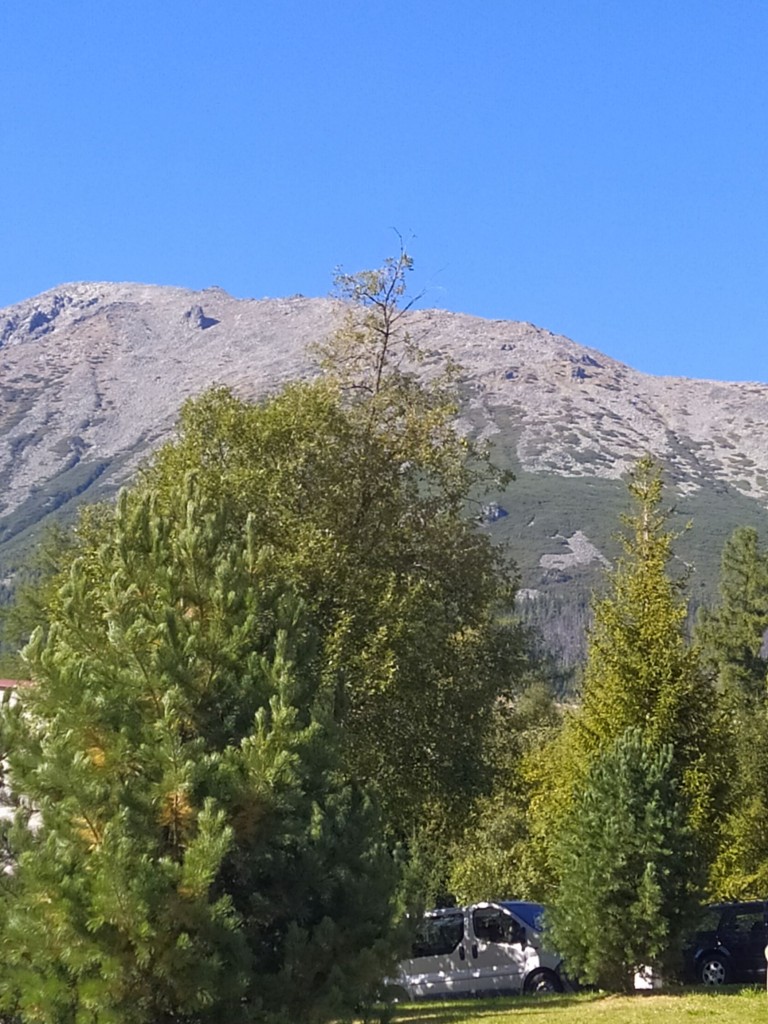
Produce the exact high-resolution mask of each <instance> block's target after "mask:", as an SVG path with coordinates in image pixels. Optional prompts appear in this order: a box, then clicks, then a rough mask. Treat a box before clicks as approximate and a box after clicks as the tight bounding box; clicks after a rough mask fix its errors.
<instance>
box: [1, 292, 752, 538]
mask: <svg viewBox="0 0 768 1024" xmlns="http://www.w3.org/2000/svg"><path fill="white" fill-rule="evenodd" d="M339 315H340V307H339V305H338V304H337V303H335V302H333V301H331V300H328V299H306V298H302V297H295V298H290V299H263V300H258V301H257V300H253V299H235V298H232V297H231V296H230V295H228V294H227V293H226V292H224V291H222V290H221V289H219V288H210V289H206V290H204V291H200V292H192V291H188V290H185V289H181V288H169V287H158V286H152V285H138V284H106V283H94V284H70V285H64V286H62V287H60V288H57V289H55V290H53V291H50V292H46V293H44V294H42V295H39V296H37V297H36V298H33V299H29V300H28V301H26V302H22V303H19V304H18V305H15V306H11V307H9V308H7V309H4V310H0V543H2V541H3V540H4V539H5V540H7V539H8V537H9V536H11V535H12V534H13V533H14V532H19V531H20V530H23V529H27V528H28V527H29V525H30V524H31V523H33V522H34V521H35V520H36V519H40V518H43V517H45V516H46V515H47V514H48V513H50V512H51V511H52V510H54V509H55V508H56V507H57V504H58V505H60V504H62V503H65V502H67V501H69V500H70V499H71V498H73V497H76V496H77V495H81V496H85V497H89V496H92V495H96V496H103V495H105V494H108V493H111V492H113V491H114V490H115V489H116V488H117V487H118V486H119V485H120V484H121V483H122V482H124V481H125V480H126V479H128V478H129V477H130V475H131V474H132V473H133V472H134V471H135V469H136V467H137V465H138V464H139V462H140V461H141V460H142V459H143V458H145V457H146V456H147V454H148V453H149V452H150V451H151V449H152V448H153V446H155V445H157V444H158V443H159V442H161V441H162V440H163V439H164V438H166V437H168V436H169V435H170V434H171V432H172V431H173V426H174V422H175V420H176V416H177V413H178V410H179V407H180V405H181V403H182V402H183V400H184V399H185V398H187V397H188V396H190V395H195V394H198V393H199V392H201V391H202V390H204V389H205V388H207V387H210V386H211V385H213V384H225V385H229V386H231V387H232V388H233V389H234V390H235V391H236V392H237V393H239V394H241V395H243V396H245V397H252V398H255V397H258V396H261V395H265V394H268V393H269V392H271V391H274V390H275V389H277V388H280V387H281V386H282V385H284V384H285V383H286V382H287V381H289V380H291V379H295V378H298V377H303V376H306V375H308V374H310V373H311V372H312V364H311V360H310V358H309V356H308V353H307V346H308V344H309V343H310V342H314V341H318V340H322V339H323V338H325V337H326V336H327V335H328V333H329V332H330V331H331V330H332V329H333V327H334V324H335V323H336V322H337V320H338V317H339ZM409 326H410V330H411V332H412V334H413V335H414V336H415V337H416V338H418V339H419V340H420V341H421V344H422V346H423V347H424V348H425V349H426V350H427V351H428V352H429V354H430V355H429V358H428V359H427V361H426V363H425V364H424V369H423V372H424V373H425V375H427V376H428V375H430V374H432V373H436V372H437V371H438V370H439V368H440V365H441V361H442V358H443V356H444V355H448V356H450V357H451V358H452V359H453V360H455V361H457V362H458V363H460V364H461V365H462V366H463V368H464V375H463V380H462V383H461V388H462V394H463V395H464V398H465V402H464V406H463V409H462V415H461V420H462V423H463V427H464V429H466V430H467V431H472V432H474V433H476V434H479V435H481V436H484V437H487V438H489V439H491V440H495V441H497V442H498V443H499V444H500V445H501V446H503V447H505V448H506V450H507V451H508V452H509V454H510V459H512V460H514V462H515V464H516V465H517V466H519V467H521V468H522V469H523V470H525V471H528V472H530V473H533V474H548V475H550V474H555V475H560V476H563V477H591V478H607V479H616V478H618V477H620V476H621V475H622V474H623V473H624V472H625V471H626V470H627V469H628V468H630V466H631V465H632V464H633V463H634V461H635V460H636V459H637V457H638V456H639V455H640V454H642V453H643V452H644V451H650V452H652V453H653V454H654V455H656V456H657V457H659V458H660V459H662V460H663V461H664V463H665V464H666V466H667V467H668V469H669V473H670V476H671V479H672V481H673V483H674V485H675V486H676V487H677V489H678V491H679V492H680V494H682V495H686V494H688V495H690V494H694V493H695V492H696V491H697V490H698V489H700V488H701V487H702V486H703V485H705V484H706V485H707V486H712V485H713V484H714V485H717V484H718V483H721V484H722V485H723V486H728V487H730V488H732V489H733V490H734V491H736V492H740V493H741V494H742V495H744V496H747V497H749V498H752V499H755V500H756V501H757V502H758V503H759V504H760V505H761V506H763V507H765V506H766V505H767V504H768V385H766V384H760V383H752V384H748V383H719V382H714V381H701V380H688V379H684V378H663V377H652V376H649V375H647V374H642V373H638V372H637V371H635V370H633V369H631V368H630V367H628V366H625V365H623V364H622V363H619V362H617V361H616V360H613V359H611V358H609V357H608V356H605V355H603V354H601V353H599V352H596V351H594V350H591V349H588V348H585V347H584V346H582V345H579V344H576V343H575V342H573V341H570V340H569V339H567V338H565V337H562V336H559V335H555V334H551V333H550V332H549V331H546V330H543V329H541V328H539V327H535V326H534V325H532V324H528V323H516V322H506V321H498V320H494V321H491V320H481V319H479V318H476V317H470V316H464V315H460V314H454V313H447V312H442V311H438V310H426V311H422V312H416V313H414V314H412V316H411V320H410V325H409ZM505 508H506V503H505ZM510 518H512V515H511V516H510ZM585 529H587V527H586V526H585ZM3 531H5V532H4V533H3ZM571 532H573V531H571ZM588 533H589V530H588V529H587V534H588ZM572 539H573V538H572ZM578 539H579V542H580V543H581V535H579V538H578ZM586 542H587V536H586V535H585V537H584V543H586ZM584 543H581V547H579V546H578V545H577V547H579V551H582V552H584V551H587V550H589V549H587V548H585V547H584ZM572 547H573V545H572ZM579 557H582V556H579Z"/></svg>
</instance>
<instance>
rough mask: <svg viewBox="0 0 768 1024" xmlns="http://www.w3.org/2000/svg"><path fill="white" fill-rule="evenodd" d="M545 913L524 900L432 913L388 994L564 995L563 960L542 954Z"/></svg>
mask: <svg viewBox="0 0 768 1024" xmlns="http://www.w3.org/2000/svg"><path fill="white" fill-rule="evenodd" d="M543 912H544V908H543V907H542V906H541V904H540V903H528V902H526V901H523V900H514V901H500V902H498V903H475V904H473V905H472V906H470V907H449V908H446V909H444V910H430V911H428V912H427V913H426V914H425V915H424V920H423V921H422V923H421V926H420V928H419V930H418V933H417V935H416V939H415V941H414V943H413V948H412V950H411V956H410V957H409V959H407V960H401V961H400V964H399V965H398V973H397V976H396V977H395V978H393V979H391V981H390V983H389V985H388V989H389V992H390V994H391V995H393V996H394V997H395V998H400V999H403V1000H413V999H429V998H432V999H436V998H445V997H448V996H474V995H491V994H501V993H510V992H529V993H533V992H562V991H563V990H564V988H565V987H566V982H565V979H564V976H563V974H562V960H561V958H560V957H559V956H557V955H555V954H553V953H549V952H547V951H546V950H544V949H543V948H542V939H541V929H542V922H541V917H542V914H543Z"/></svg>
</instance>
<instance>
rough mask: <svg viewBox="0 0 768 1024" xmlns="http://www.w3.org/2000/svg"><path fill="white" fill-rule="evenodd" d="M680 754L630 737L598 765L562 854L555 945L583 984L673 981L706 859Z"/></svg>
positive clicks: (621, 986) (629, 733)
mask: <svg viewBox="0 0 768 1024" xmlns="http://www.w3.org/2000/svg"><path fill="white" fill-rule="evenodd" d="M674 760H675V758H674V754H673V750H672V747H671V746H670V745H668V744H663V745H661V746H658V745H657V744H655V743H653V742H651V741H650V740H649V739H648V738H646V737H645V736H644V735H643V731H642V730H641V729H628V730H626V731H625V732H624V733H622V734H621V735H620V736H619V737H618V738H617V739H616V740H614V741H613V743H612V744H611V745H610V746H608V747H607V748H606V749H605V750H604V751H603V752H601V753H600V755H599V756H598V758H597V759H596V760H595V761H594V762H593V764H592V767H591V769H590V771H589V773H588V775H587V778H586V781H585V784H584V787H583V789H582V790H581V791H580V792H579V793H578V795H577V797H576V799H575V802H574V805H573V809H572V813H571V814H569V816H568V818H567V819H566V821H565V824H564V827H563V830H562V833H561V835H560V840H559V843H558V845H557V848H556V865H557V871H558V876H559V879H560V885H559V889H558V894H557V898H556V900H555V901H554V904H553V909H552V910H551V911H550V923H551V937H552V941H553V942H554V944H555V945H556V948H557V949H558V950H559V951H560V952H561V953H562V954H563V956H564V958H565V961H566V965H567V967H568V970H569V971H570V972H571V973H572V974H573V976H574V977H579V978H580V979H582V980H583V981H585V982H588V983H592V984H597V985H600V986H601V987H604V988H607V989H610V990H614V991H622V990H623V991H631V990H632V988H633V987H634V975H635V973H636V972H637V971H639V970H640V968H642V967H649V968H654V969H657V970H661V971H662V972H666V971H667V970H669V969H670V968H672V967H673V966H674V965H675V963H676V959H675V952H676V951H677V952H678V953H679V950H680V949H681V948H682V940H683V937H684V935H685V932H686V929H687V928H688V926H689V924H690V920H691V916H692V914H694V913H695V909H696V904H695V901H694V895H695V879H696V871H697V858H696V856H695V853H694V837H693V834H692V832H691V830H690V828H689V827H688V825H687V822H686V807H685V803H684V801H683V800H682V799H681V796H680V793H679V791H678V787H677V780H676V778H675V769H674Z"/></svg>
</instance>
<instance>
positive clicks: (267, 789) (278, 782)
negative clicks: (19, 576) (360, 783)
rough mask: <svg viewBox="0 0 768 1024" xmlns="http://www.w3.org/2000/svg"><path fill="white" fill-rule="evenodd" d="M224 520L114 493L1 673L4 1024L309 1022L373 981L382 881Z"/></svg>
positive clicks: (195, 503) (264, 565) (217, 514)
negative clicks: (20, 686) (25, 673)
mask: <svg viewBox="0 0 768 1024" xmlns="http://www.w3.org/2000/svg"><path fill="white" fill-rule="evenodd" d="M166 497H167V496H166ZM228 516H229V512H228V510H227V508H226V505H223V504H222V503H220V502H215V501H212V500H211V499H210V498H209V497H206V496H205V495H204V494H202V493H201V491H200V488H199V486H198V485H197V483H196V481H195V480H194V478H188V479H187V481H186V482H185V483H183V484H181V483H180V484H179V485H178V486H177V501H176V502H175V503H166V507H165V512H164V514H159V512H158V502H157V498H156V495H154V494H153V493H152V492H151V491H149V492H144V491H143V492H142V493H141V494H140V495H138V496H137V495H129V494H128V493H125V492H124V493H123V495H122V496H121V499H120V501H119V503H118V506H117V509H116V511H115V512H114V515H113V518H112V521H111V524H110V526H109V529H108V531H107V532H106V534H104V532H103V531H101V534H100V535H101V536H102V539H103V543H102V544H101V545H100V546H99V547H98V548H93V547H90V548H88V547H86V548H85V549H82V550H81V554H80V557H79V558H77V559H76V560H74V561H73V562H72V564H71V566H70V571H69V575H68V578H67V579H66V580H64V581H63V582H61V584H60V586H59V587H58V589H56V590H55V592H54V593H52V594H51V595H50V601H49V605H48V609H47V611H48V619H47V621H46V622H45V625H44V626H43V627H41V628H40V629H38V631H37V632H36V634H35V635H34V637H33V638H32V641H31V642H30V644H29V646H28V648H27V650H26V652H25V654H26V658H27V660H28V664H29V668H30V671H31V675H32V678H33V679H34V681H35V685H34V686H33V687H31V688H29V689H28V690H27V691H25V692H24V693H23V694H22V699H21V700H20V702H19V703H18V704H17V705H16V706H15V707H14V708H13V709H10V710H8V711H6V712H5V714H4V716H3V720H2V740H3V750H4V754H5V758H6V763H7V766H8V767H7V779H6V781H7V783H8V784H9V786H10V787H11V790H12V791H13V792H14V793H15V794H16V795H17V802H18V811H17V822H16V825H15V826H14V828H12V829H11V830H10V831H9V832H8V834H7V836H6V856H7V857H8V858H9V859H10V861H11V863H12V865H13V874H12V875H11V876H8V877H6V878H5V881H4V885H5V893H4V895H5V897H6V898H5V900H4V902H3V913H4V918H5V920H4V929H3V934H2V944H3V957H2V964H0V994H1V996H2V1004H3V1006H4V1008H5V1009H6V1010H7V1011H8V1012H17V1013H19V1014H20V1015H21V1016H22V1018H23V1019H24V1020H28V1021H40V1022H51V1024H53V1022H56V1024H61V1022H64V1021H73V1022H74V1021H81V1020H86V1019H87V1020H89V1021H92V1022H94V1024H102V1022H104V1024H106V1022H120V1024H134V1022H135V1024H145V1022H146V1024H162V1022H170V1021H179V1020H182V1021H205V1020H210V1021H220V1020H227V1021H233V1022H237V1021H248V1022H251V1021H253V1022H256V1021H259V1022H273V1021H274V1022H277V1021H281V1022H282V1021H287V1020H299V1019H301V1020H306V1021H310V1022H315V1021H318V1022H319V1021H325V1020H330V1019H333V1018H336V1017H338V1016H341V1015H343V1014H344V1013H346V1012H349V1011H350V1010H351V1008H352V1007H354V1006H355V1004H356V1003H357V1002H358V1001H359V1000H360V999H361V998H362V997H363V996H364V995H365V994H366V992H367V991H369V989H370V987H371V986H372V985H373V984H374V983H375V982H376V981H377V980H378V979H379V977H380V975H381V973H382V971H383V970H385V969H386V965H387V964H388V963H389V962H390V959H391V956H392V949H391V941H392V940H391V924H392V917H393V913H394V911H393V902H392V901H393V891H394V886H395V884H396V872H395V869H394V866H393V862H392V859H391V857H390V856H389V854H388V853H387V852H386V850H385V848H384V847H383V845H382V844H381V842H380V841H379V840H378V839H377V836H378V834H379V826H378V818H377V812H376V808H375V806H374V805H373V804H372V802H371V800H370V798H369V797H368V796H367V795H366V793H365V792H364V791H363V790H361V789H360V788H359V787H357V786H356V785H354V784H353V783H352V782H350V781H349V780H348V778H347V777H345V775H344V773H343V770H342V768H341V762H340V757H339V743H338V739H339V737H338V732H337V729H336V726H335V724H334V722H333V718H332V714H331V710H332V705H333V693H332V691H331V692H328V691H327V689H326V687H325V684H324V682H323V680H322V678H321V677H320V675H319V674H318V672H317V661H316V658H315V656H314V653H313V647H314V639H313V630H312V627H311V624H310V623H309V621H308V619H307V616H306V615H305V614H304V612H303V611H302V608H301V603H300V602H299V601H297V599H296V598H295V597H294V596H292V595H291V594H290V593H288V592H286V591H285V588H284V587H283V586H282V585H281V584H280V582H279V580H278V579H277V577H276V574H275V572H274V567H273V565H272V553H271V552H270V551H269V550H268V549H267V548H264V547H261V546H259V545H258V544H257V543H256V540H255V538H256V530H255V524H254V523H253V521H252V519H251V520H248V521H247V522H246V523H245V528H244V531H243V533H241V535H240V537H239V539H237V537H236V533H235V532H234V531H232V530H231V528H230V526H231V524H230V523H229V521H228ZM31 825H34V827H30V826H31Z"/></svg>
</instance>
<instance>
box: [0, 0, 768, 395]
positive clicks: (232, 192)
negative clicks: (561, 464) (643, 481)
mask: <svg viewBox="0 0 768 1024" xmlns="http://www.w3.org/2000/svg"><path fill="white" fill-rule="evenodd" d="M0 38H2V51H3V54H2V61H0V88H1V89H2V96H1V99H2V102H1V103H0V159H1V160H2V189H1V190H0V229H1V231H2V235H1V238H0V267H1V272H0V307H2V306H6V305H10V304H11V303H13V302H17V301H19V300H21V299H24V298H28V297H30V296H32V295H35V294H37V293H38V292H40V291H43V290H45V289H47V288H51V287H54V286H56V285H58V284H61V283H64V282H67V281H75V280H120V281H129V280H130V281H143V282H150V283H156V284H175V285H183V286H187V287H191V288H202V287H206V286H209V285H213V284H216V285H220V286H221V287H222V288H225V289H226V290H227V291H229V292H231V293H232V294H233V295H237V296H252V297H256V298H261V297H263V296H280V295H290V294H293V293H296V292H301V293H303V294H306V295H322V294H326V293H327V292H328V290H329V288H330V282H331V275H332V271H333V268H334V267H335V266H336V265H337V264H342V265H343V266H344V269H345V270H350V271H351V270H357V269H361V268H363V267H369V266H374V265H377V264H378V263H379V262H380V261H381V259H382V258H383V257H384V256H386V255H387V254H389V253H391V252H393V251H394V250H395V248H396V246H397V238H396V235H395V234H394V232H393V230H392V229H393V228H396V229H398V230H399V231H400V232H401V233H402V235H403V236H404V237H405V239H406V241H407V242H408V247H409V249H410V250H411V252H412V254H413V255H414V257H415V259H416V262H417V271H416V273H415V274H414V286H415V288H417V289H418V288H421V287H426V289H427V295H426V298H425V299H424V302H423V304H424V305H426V306H440V307H442V308H445V309H450V310H456V311H460V312H467V313H474V314H478V315H480V316H485V317H491V318H505V319H519V320H530V321H532V322H534V323H536V324H538V325H540V326H542V327H546V328H549V329H550V330H554V331H558V332H561V333H564V334H567V335H568V336H570V337H572V338H574V339H575V340H577V341H579V342H582V343H584V344H586V345H591V346H593V347H595V348H597V349H600V350H601V351H603V352H605V353H607V354H609V355H611V356H614V357H615V358H617V359H621V360H623V361H625V362H627V363H629V364H630V365H632V366H634V367H636V368H638V369H641V370H645V371H647V372H651V373H672V374H684V375H687V376H699V377H714V378H721V379H731V380H764V381H765V380H768V363H767V362H766V358H765V352H766V341H768V2H766V0H485V2H483V0H475V2H473V3H470V2H469V0H453V2H451V0H409V2H404V0H389V2H388V3H373V2H366V0H216V2H213V0H183V2H182V0H130V2H128V0H111V2H106V3H105V2H104V0H71V2H64V0H2V4H0Z"/></svg>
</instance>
